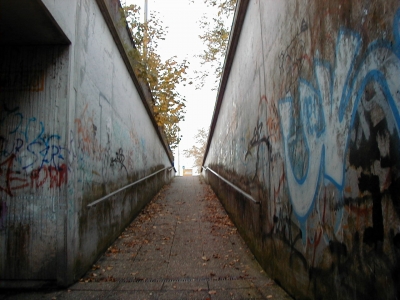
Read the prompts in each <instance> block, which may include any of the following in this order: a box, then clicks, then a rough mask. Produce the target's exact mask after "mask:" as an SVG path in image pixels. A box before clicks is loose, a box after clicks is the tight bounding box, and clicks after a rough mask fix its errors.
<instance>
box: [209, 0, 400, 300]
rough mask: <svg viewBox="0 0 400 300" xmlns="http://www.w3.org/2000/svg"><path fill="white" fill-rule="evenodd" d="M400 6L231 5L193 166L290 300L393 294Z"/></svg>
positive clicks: (399, 201) (398, 263)
mask: <svg viewBox="0 0 400 300" xmlns="http://www.w3.org/2000/svg"><path fill="white" fill-rule="evenodd" d="M399 21H400V6H399V4H398V2H397V1H361V0H356V1H339V0H329V1H317V0H308V1H261V0H254V1H243V0H242V1H238V8H237V11H236V17H235V22H234V29H233V31H232V35H231V40H230V46H229V51H228V56H227V59H226V61H225V71H224V75H223V78H222V81H221V85H220V89H219V94H218V99H217V104H216V108H215V112H214V117H213V121H212V124H211V134H210V137H209V140H208V144H207V150H206V155H205V159H204V166H207V167H209V168H211V169H212V170H214V171H216V172H217V173H218V174H219V175H221V176H222V177H224V178H225V179H227V180H229V181H230V182H231V183H233V184H235V185H236V186H237V187H239V188H240V189H242V190H243V191H244V192H246V193H248V194H249V195H250V196H251V197H252V198H254V199H255V200H256V201H259V202H260V203H259V204H256V203H254V202H253V201H250V200H249V198H248V197H245V196H243V193H239V192H237V190H235V189H232V188H231V187H230V186H229V185H227V184H226V183H225V182H224V181H222V180H221V179H219V178H218V177H217V176H215V175H214V174H213V173H212V172H210V171H203V175H204V176H206V177H207V179H208V181H209V182H210V184H211V186H212V187H213V189H214V190H215V191H216V193H217V194H218V196H219V197H220V199H221V201H222V202H223V204H224V206H225V208H226V209H227V211H228V212H229V214H230V215H231V217H232V218H233V220H234V221H235V223H236V225H237V226H238V228H239V230H240V232H241V233H242V235H243V237H244V238H245V240H246V241H247V243H248V244H249V246H250V247H251V249H252V250H253V252H254V253H255V255H256V257H257V259H258V260H259V261H260V262H261V264H262V265H263V267H264V268H265V269H266V271H267V272H268V273H269V275H270V276H271V277H272V278H273V279H275V280H276V281H277V282H278V283H279V284H281V285H282V286H283V287H284V288H285V289H286V290H287V291H288V292H289V293H290V294H291V295H293V296H294V297H296V299H308V298H313V299H395V298H396V297H400V289H399V287H400V242H399V241H400V198H399V195H400V150H399V149H400V139H399V137H400V27H399V25H400V22H399Z"/></svg>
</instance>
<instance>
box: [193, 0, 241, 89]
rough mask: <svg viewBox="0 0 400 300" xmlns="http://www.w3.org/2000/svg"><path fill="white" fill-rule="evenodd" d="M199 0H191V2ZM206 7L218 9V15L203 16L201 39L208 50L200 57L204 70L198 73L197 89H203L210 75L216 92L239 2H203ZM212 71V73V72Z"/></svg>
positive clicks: (206, 0) (221, 0)
mask: <svg viewBox="0 0 400 300" xmlns="http://www.w3.org/2000/svg"><path fill="white" fill-rule="evenodd" d="M194 1H198V0H191V2H194ZM203 1H204V3H206V5H208V6H211V7H215V8H216V9H217V13H216V15H214V16H212V17H209V16H207V15H203V17H202V18H201V20H200V21H199V23H200V28H202V29H203V34H201V35H200V36H199V37H200V39H201V40H202V41H203V43H204V45H205V46H206V49H205V50H204V51H203V53H201V54H199V55H198V57H199V58H200V60H201V65H202V66H203V68H202V69H201V70H198V71H196V72H195V73H196V75H197V77H196V78H195V79H196V81H197V84H196V88H202V87H203V86H204V84H205V82H206V79H207V78H208V76H209V75H211V76H213V77H214V88H213V89H214V90H215V89H217V87H218V83H219V80H220V78H221V76H222V72H223V63H224V58H225V52H226V48H227V46H228V41H229V34H230V30H231V26H232V19H233V14H234V12H235V7H236V2H237V0H203ZM210 69H211V70H212V72H210Z"/></svg>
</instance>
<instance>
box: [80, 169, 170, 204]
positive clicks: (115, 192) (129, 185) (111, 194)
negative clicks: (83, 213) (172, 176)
mask: <svg viewBox="0 0 400 300" xmlns="http://www.w3.org/2000/svg"><path fill="white" fill-rule="evenodd" d="M166 169H168V171H171V170H172V169H174V167H170V168H168V167H166V168H164V169H161V170H158V171H157V172H154V173H153V174H150V175H148V176H146V177H143V178H142V179H139V180H137V181H135V182H132V183H130V184H128V185H126V186H124V187H122V188H120V189H118V190H116V191H114V192H112V193H110V194H108V195H107V196H104V197H102V198H100V199H98V200H96V201H93V202H92V203H90V204H88V205H87V207H89V208H90V207H92V206H96V204H98V203H100V202H102V201H104V200H106V199H108V198H109V197H111V196H113V195H115V194H117V193H119V192H121V191H123V190H125V189H127V188H130V187H132V186H134V185H136V184H138V183H140V182H142V181H145V180H146V179H149V178H150V177H153V176H154V175H157V174H158V173H160V172H162V171H165V170H166Z"/></svg>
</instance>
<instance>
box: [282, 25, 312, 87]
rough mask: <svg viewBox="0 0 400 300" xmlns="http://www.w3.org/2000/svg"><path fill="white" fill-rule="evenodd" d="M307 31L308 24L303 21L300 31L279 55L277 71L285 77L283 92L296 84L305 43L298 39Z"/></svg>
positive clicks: (302, 62)
mask: <svg viewBox="0 0 400 300" xmlns="http://www.w3.org/2000/svg"><path fill="white" fill-rule="evenodd" d="M307 30H308V24H307V22H306V21H305V20H304V19H303V21H302V23H301V27H300V31H299V32H298V33H297V34H296V35H295V36H294V38H293V39H292V40H291V41H290V43H289V45H288V46H287V47H286V49H285V50H284V51H282V52H281V53H280V54H279V69H280V73H281V75H285V77H286V80H285V82H286V83H285V92H286V93H288V92H289V91H290V89H291V88H292V86H293V85H294V84H295V83H296V82H297V79H298V78H299V75H300V73H301V70H302V68H303V64H304V52H305V42H304V41H303V40H302V39H301V38H300V37H301V34H302V33H303V32H305V31H307Z"/></svg>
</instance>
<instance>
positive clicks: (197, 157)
mask: <svg viewBox="0 0 400 300" xmlns="http://www.w3.org/2000/svg"><path fill="white" fill-rule="evenodd" d="M194 138H195V141H196V144H195V145H193V146H192V147H191V148H190V149H187V150H183V155H184V156H185V157H186V158H194V165H193V167H194V168H195V167H196V168H197V171H198V172H199V173H200V171H201V165H202V164H203V157H204V153H205V151H206V146H207V139H208V131H207V130H206V129H204V128H201V129H199V130H198V132H197V134H196V135H195V136H194Z"/></svg>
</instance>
